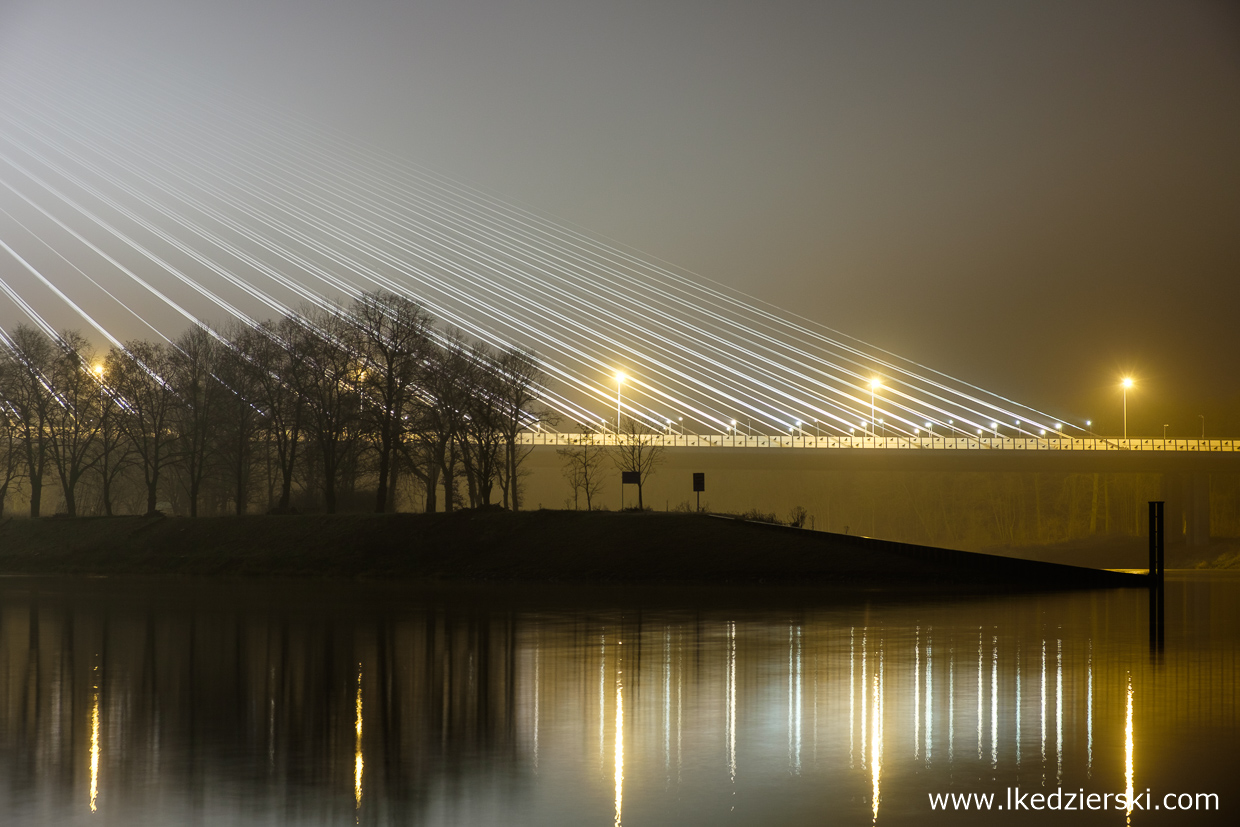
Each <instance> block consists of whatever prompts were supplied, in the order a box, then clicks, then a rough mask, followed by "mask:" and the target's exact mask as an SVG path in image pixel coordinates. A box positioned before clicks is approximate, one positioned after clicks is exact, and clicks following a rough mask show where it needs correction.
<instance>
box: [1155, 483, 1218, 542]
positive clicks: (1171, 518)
mask: <svg viewBox="0 0 1240 827" xmlns="http://www.w3.org/2000/svg"><path fill="white" fill-rule="evenodd" d="M1162 497H1163V500H1164V501H1165V502H1166V526H1167V536H1168V537H1169V538H1173V539H1175V540H1180V539H1182V540H1183V541H1184V542H1185V543H1186V544H1187V545H1189V546H1204V545H1208V544H1209V542H1210V475H1209V474H1208V473H1203V472H1200V471H1196V472H1193V471H1188V472H1174V473H1165V474H1163V475H1162Z"/></svg>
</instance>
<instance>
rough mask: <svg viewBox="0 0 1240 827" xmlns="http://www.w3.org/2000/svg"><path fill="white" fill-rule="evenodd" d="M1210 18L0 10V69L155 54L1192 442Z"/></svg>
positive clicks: (681, 3) (1210, 118)
mask: <svg viewBox="0 0 1240 827" xmlns="http://www.w3.org/2000/svg"><path fill="white" fill-rule="evenodd" d="M1236 9H1237V7H1236V6H1235V4H1233V3H1229V2H1223V0H1219V2H1186V0H1177V1H1176V2H1142V1H1141V0H1123V1H1122V2H1093V1H1092V0H1072V1H1071V2H1049V1H1048V0H1038V2H996V0H971V1H970V2H925V1H924V0H920V1H919V0H912V1H911V2H856V3H842V2H825V1H824V2H781V1H780V0H761V1H759V0H748V1H747V2H720V1H719V0H716V1H715V2H688V1H687V0H624V1H623V2H601V0H576V2H570V1H569V0H519V1H518V2H501V0H444V1H443V2H406V1H403V0H349V2H333V1H332V0H114V1H113V2H109V3H96V2H86V0H62V1H58V0H30V2H26V1H25V0H0V71H3V70H4V69H3V67H4V65H5V64H4V59H3V56H2V55H3V50H5V49H12V48H14V47H15V45H16V44H21V45H22V46H29V45H30V44H45V45H46V48H47V49H48V50H49V52H52V53H56V52H59V51H61V50H67V52H66V53H68V54H77V55H91V54H94V53H96V52H97V51H98V52H102V53H106V54H108V55H109V56H110V59H113V60H118V61H137V62H143V63H145V64H146V65H149V66H152V67H156V66H161V65H164V66H166V65H169V64H175V65H176V66H177V67H178V69H179V70H184V71H187V72H189V73H191V74H193V75H194V76H195V77H199V78H200V79H201V80H202V82H204V83H207V84H211V85H213V86H217V87H218V88H220V89H222V90H228V89H239V90H245V92H246V93H247V94H249V95H252V96H254V97H257V98H259V99H262V100H271V101H273V102H278V103H279V104H280V105H281V106H283V107H287V108H290V109H293V110H294V111H297V112H300V113H303V114H304V115H306V116H307V117H309V118H312V119H313V120H315V121H318V122H320V123H323V124H325V125H328V126H331V127H334V128H337V129H339V130H341V131H343V132H346V133H348V134H350V135H353V136H355V137H356V138H357V139H358V140H360V141H364V142H369V143H372V144H374V145H376V146H379V147H382V148H384V149H387V150H390V151H392V152H395V153H398V154H400V155H402V156H405V157H407V158H409V159H411V160H414V161H416V162H417V163H420V164H423V165H425V166H428V167H430V168H433V169H436V170H438V171H441V172H443V173H445V174H448V175H450V176H453V177H455V178H458V179H461V180H464V181H468V182H472V183H475V184H477V185H479V186H482V187H484V188H486V189H488V190H490V191H492V192H494V193H497V194H500V195H502V196H504V197H506V198H509V199H512V200H516V201H520V202H523V203H527V204H530V205H532V206H535V207H537V208H539V209H541V210H543V211H546V212H548V213H550V214H553V215H555V216H558V217H559V218H561V219H563V220H567V221H572V222H576V223H578V224H581V225H583V226H585V227H587V228H590V229H591V230H593V231H596V232H598V233H601V234H604V235H606V236H609V237H611V238H614V239H616V240H618V241H621V242H624V243H626V244H630V245H632V246H634V247H636V248H638V249H640V250H642V251H644V252H645V253H647V254H649V255H651V256H657V257H659V258H662V259H666V260H669V261H671V262H674V263H675V264H677V265H680V266H682V267H685V268H688V269H689V270H692V271H694V272H697V273H699V274H701V275H703V276H705V277H707V278H710V279H714V280H717V281H719V282H723V283H725V284H728V285H731V286H734V287H736V288H739V289H742V290H745V291H747V292H750V293H753V294H756V295H759V296H761V297H762V298H764V299H767V300H769V301H771V302H773V303H776V304H778V305H781V306H783V307H786V308H790V309H793V310H795V311H797V312H799V313H801V314H803V315H805V316H807V317H809V318H812V319H814V320H815V321H818V322H821V323H824V324H827V325H829V326H831V327H834V328H836V329H839V330H842V331H844V332H847V333H849V334H851V335H854V336H857V337H859V338H861V339H864V340H866V341H869V342H872V343H874V344H877V345H880V346H882V347H885V348H888V349H890V350H893V351H895V352H897V353H900V354H902V355H905V356H909V357H911V358H914V359H917V360H918V361H921V362H923V363H925V364H928V365H930V366H933V367H935V368H938V369H940V370H943V371H945V372H948V373H951V374H953V375H956V376H960V377H962V378H964V379H967V380H969V381H973V382H975V383H977V384H980V385H983V386H986V387H989V388H991V389H994V390H996V391H999V392H1002V393H1004V394H1006V395H1009V396H1012V397H1014V398H1017V399H1019V400H1022V401H1026V402H1029V403H1030V404H1033V405H1035V406H1039V407H1043V408H1047V409H1054V410H1065V411H1071V412H1079V413H1080V414H1081V415H1082V416H1086V415H1090V414H1091V412H1092V413H1093V415H1094V416H1095V418H1096V419H1101V420H1104V421H1105V419H1106V418H1107V417H1110V418H1111V419H1117V418H1118V415H1119V403H1120V398H1119V393H1118V390H1117V386H1116V384H1115V383H1116V381H1117V379H1118V377H1119V376H1120V375H1121V373H1122V372H1124V371H1129V370H1130V371H1132V372H1133V374H1134V375H1135V376H1137V377H1138V379H1139V380H1140V381H1141V383H1142V384H1141V387H1140V389H1139V392H1134V393H1133V394H1132V395H1130V397H1129V401H1130V423H1140V427H1141V429H1142V430H1145V431H1148V432H1150V435H1157V432H1158V431H1160V430H1161V425H1162V423H1163V422H1164V421H1167V422H1172V423H1173V425H1172V428H1173V432H1179V434H1180V435H1183V436H1188V435H1193V434H1195V433H1196V429H1197V428H1198V427H1199V425H1198V420H1197V414H1198V413H1203V412H1207V411H1208V412H1209V415H1210V417H1211V422H1212V423H1213V422H1216V421H1219V420H1220V419H1222V417H1223V413H1222V412H1223V410H1224V405H1226V406H1227V409H1228V410H1229V411H1230V413H1229V414H1228V415H1229V416H1231V417H1232V422H1233V423H1236V424H1235V425H1234V426H1233V427H1232V428H1231V430H1233V431H1235V432H1237V433H1240V13H1238V12H1237V10H1236ZM1132 427H1134V428H1136V427H1137V425H1136V424H1132ZM1115 430H1118V428H1116V429H1115ZM1233 435H1235V434H1233Z"/></svg>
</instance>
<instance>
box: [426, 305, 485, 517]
mask: <svg viewBox="0 0 1240 827" xmlns="http://www.w3.org/2000/svg"><path fill="white" fill-rule="evenodd" d="M478 377H479V373H478V365H477V363H476V362H475V361H474V357H473V355H472V352H471V349H470V348H469V347H468V346H467V345H466V344H465V339H464V336H462V335H461V332H460V331H459V330H455V329H449V330H448V331H446V332H445V333H444V335H443V337H442V341H441V342H440V343H439V346H438V347H436V348H435V350H434V355H433V357H432V358H430V359H428V360H427V361H426V363H425V365H424V369H423V371H422V377H421V381H420V383H419V385H420V389H421V397H420V401H421V402H422V404H421V405H420V406H419V408H418V416H417V417H416V420H415V421H416V423H417V424H416V426H415V427H416V432H415V433H416V439H417V442H418V445H417V449H418V452H419V453H420V454H421V455H422V458H423V459H424V461H425V464H424V465H422V466H421V470H419V471H417V472H416V473H418V474H419V476H421V477H422V481H423V483H424V484H425V485H426V510H427V511H435V510H436V509H437V506H438V501H437V498H436V494H437V492H436V488H437V483H439V482H442V484H443V490H444V511H451V510H452V509H453V508H454V507H455V506H456V499H457V493H456V473H457V466H458V464H459V460H460V457H459V456H458V448H459V439H460V437H461V435H462V433H463V431H464V429H465V423H466V419H467V417H468V413H469V412H468V405H469V399H470V397H471V396H472V395H473V393H474V392H475V390H476V389H477V384H478ZM415 456H416V455H415Z"/></svg>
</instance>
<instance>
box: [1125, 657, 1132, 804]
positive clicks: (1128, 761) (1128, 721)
mask: <svg viewBox="0 0 1240 827" xmlns="http://www.w3.org/2000/svg"><path fill="white" fill-rule="evenodd" d="M1124 780H1125V781H1126V782H1127V784H1128V787H1127V790H1126V792H1127V794H1128V813H1127V815H1126V817H1125V820H1126V821H1127V823H1129V824H1131V823H1132V796H1133V790H1132V675H1129V676H1128V712H1127V715H1126V718H1125V721H1124Z"/></svg>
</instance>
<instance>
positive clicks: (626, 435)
mask: <svg viewBox="0 0 1240 827" xmlns="http://www.w3.org/2000/svg"><path fill="white" fill-rule="evenodd" d="M657 434H658V432H657V431H656V430H655V429H654V428H651V427H650V426H649V425H647V424H646V423H644V422H642V421H641V420H639V419H634V418H633V417H631V416H630V417H625V419H624V422H623V423H622V425H621V427H620V432H619V434H617V440H616V446H615V448H613V449H612V461H613V462H614V463H615V464H616V468H617V469H619V470H620V471H621V473H623V472H625V471H628V472H636V474H637V507H638V508H639V509H640V508H645V503H644V502H643V501H642V486H643V485H645V484H646V479H647V477H649V476H650V475H651V474H653V473H654V470H655V468H657V467H658V466H659V465H661V464H662V463H663V458H664V457H663V453H664V449H663V446H661V445H657V444H656V441H655V437H656V436H657Z"/></svg>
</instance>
